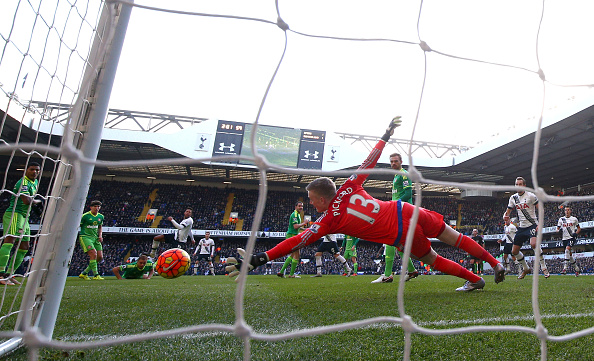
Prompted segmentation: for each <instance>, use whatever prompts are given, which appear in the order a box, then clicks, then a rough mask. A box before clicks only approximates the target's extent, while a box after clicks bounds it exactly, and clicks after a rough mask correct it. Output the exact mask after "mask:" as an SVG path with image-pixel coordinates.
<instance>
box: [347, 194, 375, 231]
mask: <svg viewBox="0 0 594 361" xmlns="http://www.w3.org/2000/svg"><path fill="white" fill-rule="evenodd" d="M357 201H361V205H362V206H363V208H367V207H368V206H369V205H371V206H372V207H373V209H372V210H371V213H379V211H380V205H379V204H377V202H376V201H374V200H373V199H365V198H363V196H362V195H360V194H354V195H353V196H351V198H350V199H349V203H351V204H355V205H356V204H357ZM347 213H348V214H351V215H353V216H355V217H357V218H359V219H362V220H364V221H365V222H368V223H369V224H373V223H374V222H375V218H373V217H370V216H368V215H366V214H363V213H361V212H359V211H356V210H354V209H352V208H351V207H347Z"/></svg>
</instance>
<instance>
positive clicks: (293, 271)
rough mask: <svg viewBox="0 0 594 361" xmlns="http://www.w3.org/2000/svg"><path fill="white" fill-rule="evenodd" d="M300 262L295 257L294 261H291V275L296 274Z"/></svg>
mask: <svg viewBox="0 0 594 361" xmlns="http://www.w3.org/2000/svg"><path fill="white" fill-rule="evenodd" d="M298 264H299V260H298V259H295V258H293V261H292V262H291V273H290V275H291V276H292V275H294V274H295V270H296V269H297V265H298Z"/></svg>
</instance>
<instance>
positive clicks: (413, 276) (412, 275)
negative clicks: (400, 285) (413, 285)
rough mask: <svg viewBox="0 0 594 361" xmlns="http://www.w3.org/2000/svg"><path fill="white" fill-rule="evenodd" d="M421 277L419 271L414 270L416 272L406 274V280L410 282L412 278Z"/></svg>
mask: <svg viewBox="0 0 594 361" xmlns="http://www.w3.org/2000/svg"><path fill="white" fill-rule="evenodd" d="M417 277H419V272H417V271H414V272H408V273H407V274H406V276H405V277H404V282H408V281H410V280H412V279H413V278H417Z"/></svg>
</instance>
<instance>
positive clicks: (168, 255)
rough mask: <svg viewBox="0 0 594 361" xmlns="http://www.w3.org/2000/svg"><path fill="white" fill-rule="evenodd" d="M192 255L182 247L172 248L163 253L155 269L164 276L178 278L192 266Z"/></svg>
mask: <svg viewBox="0 0 594 361" xmlns="http://www.w3.org/2000/svg"><path fill="white" fill-rule="evenodd" d="M190 263H191V261H190V255H189V254H188V252H186V251H184V250H183V249H181V248H172V249H168V250H167V251H165V252H163V253H161V255H160V256H159V258H158V259H157V264H156V265H155V271H156V272H157V273H158V274H159V275H160V276H161V277H164V278H176V277H179V276H181V275H183V274H184V273H186V271H187V270H188V268H190Z"/></svg>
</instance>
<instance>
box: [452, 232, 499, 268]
mask: <svg viewBox="0 0 594 361" xmlns="http://www.w3.org/2000/svg"><path fill="white" fill-rule="evenodd" d="M456 247H458V248H460V249H461V250H463V251H466V252H468V253H469V254H470V255H471V256H474V257H478V258H480V259H482V260H483V261H485V262H487V263H489V264H490V265H491V267H495V266H497V264H498V263H499V261H497V260H496V259H495V257H493V256H492V255H491V254H490V253H489V252H487V250H486V249H484V248H483V247H481V246H480V245H479V244H478V243H476V242H475V241H474V240H473V239H472V238H470V237H468V236H465V235H463V234H460V235H459V236H458V241H457V242H456Z"/></svg>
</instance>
